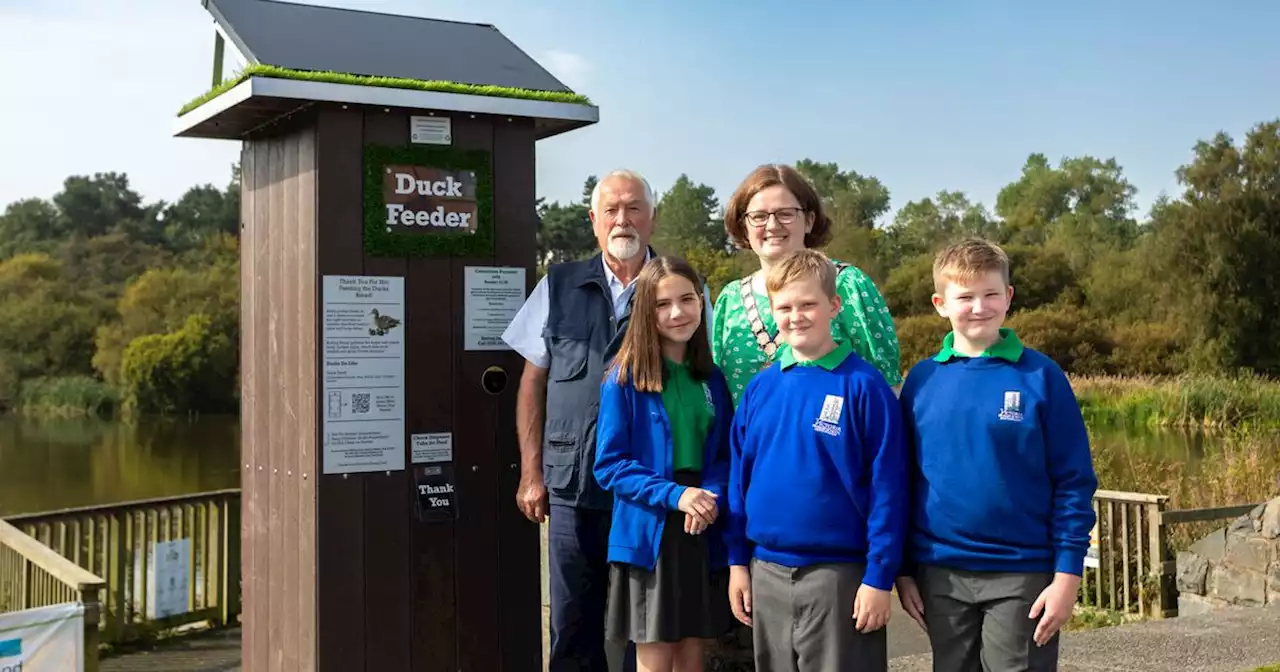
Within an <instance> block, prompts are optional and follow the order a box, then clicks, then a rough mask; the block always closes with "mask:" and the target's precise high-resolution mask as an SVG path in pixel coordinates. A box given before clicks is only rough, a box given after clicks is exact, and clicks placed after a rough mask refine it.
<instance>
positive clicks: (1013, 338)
mask: <svg viewBox="0 0 1280 672" xmlns="http://www.w3.org/2000/svg"><path fill="white" fill-rule="evenodd" d="M955 343H956V333H955V332H954V331H953V332H951V333H949V334H947V336H946V338H943V339H942V349H941V350H939V351H938V354H937V355H934V357H933V359H934V361H937V362H947V361H949V360H951V359H952V358H955V357H963V358H966V359H967V358H968V355H965V354H962V353H959V352H956V350H955ZM1024 347H1025V346H1023V345H1022V340H1021V339H1019V338H1018V335H1017V334H1015V333H1013V329H1010V328H1009V327H1000V340H998V341H996V342H995V343H994V344H993V345H992V346H991V347H989V348H987V349H986V351H985V352H983V353H982V354H981V355H979V356H980V357H999V358H1000V359H1005V360H1008V361H1010V362H1016V361H1018V360H1019V359H1020V358H1021V357H1022V350H1023V349H1024Z"/></svg>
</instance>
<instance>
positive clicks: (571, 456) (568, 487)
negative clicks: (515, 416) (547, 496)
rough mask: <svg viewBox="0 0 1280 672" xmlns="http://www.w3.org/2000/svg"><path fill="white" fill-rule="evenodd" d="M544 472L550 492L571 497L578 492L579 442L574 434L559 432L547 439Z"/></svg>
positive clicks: (543, 461) (543, 456) (543, 463)
mask: <svg viewBox="0 0 1280 672" xmlns="http://www.w3.org/2000/svg"><path fill="white" fill-rule="evenodd" d="M542 470H543V479H544V480H545V481H546V486H547V491H548V492H551V493H553V494H556V495H571V494H574V493H575V492H576V491H577V481H578V442H577V441H576V440H575V439H574V438H573V435H572V434H569V433H567V432H557V433H555V434H551V435H549V436H548V437H547V445H546V448H545V449H544V450H543V451H542Z"/></svg>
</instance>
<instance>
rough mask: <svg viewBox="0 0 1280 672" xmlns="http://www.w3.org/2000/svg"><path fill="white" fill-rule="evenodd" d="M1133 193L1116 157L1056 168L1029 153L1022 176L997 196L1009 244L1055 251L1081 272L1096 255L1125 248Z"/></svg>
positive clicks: (1066, 162) (1131, 236)
mask: <svg viewBox="0 0 1280 672" xmlns="http://www.w3.org/2000/svg"><path fill="white" fill-rule="evenodd" d="M1136 193H1137V190H1136V189H1135V188H1134V186H1133V185H1132V184H1130V183H1129V181H1128V180H1127V179H1125V177H1124V174H1123V170H1121V168H1120V165H1119V164H1118V163H1116V161H1115V159H1108V160H1106V161H1101V160H1099V159H1096V158H1094V157H1091V156H1084V157H1075V158H1068V159H1063V160H1062V161H1061V162H1060V163H1059V165H1058V167H1057V168H1054V167H1052V166H1050V165H1049V161H1048V159H1046V158H1045V156H1044V155H1043V154H1032V155H1031V156H1030V157H1029V158H1028V159H1027V162H1026V164H1025V165H1024V166H1023V168H1022V176H1021V177H1020V178H1019V179H1018V180H1017V181H1016V182H1013V183H1011V184H1009V185H1008V186H1006V187H1005V188H1004V189H1001V190H1000V194H999V195H998V196H997V198H996V214H998V215H999V216H1000V217H1001V218H1003V219H1004V227H1005V229H1006V230H1007V234H1008V235H1007V239H1008V240H1009V242H1016V243H1024V244H1031V245H1047V246H1050V247H1056V248H1057V249H1059V250H1061V251H1062V252H1063V253H1064V254H1066V255H1067V259H1068V261H1070V262H1071V265H1072V268H1074V269H1076V270H1082V269H1084V268H1086V267H1087V264H1088V261H1089V259H1090V258H1091V256H1092V255H1094V254H1095V253H1097V252H1099V251H1102V250H1108V249H1125V248H1127V247H1129V246H1130V245H1132V243H1133V242H1134V241H1135V240H1136V238H1137V236H1138V233H1139V229H1138V225H1137V223H1136V222H1135V221H1134V219H1133V218H1132V217H1131V216H1130V213H1131V212H1132V211H1133V209H1134V207H1135V206H1134V203H1133V198H1134V195H1135V194H1136Z"/></svg>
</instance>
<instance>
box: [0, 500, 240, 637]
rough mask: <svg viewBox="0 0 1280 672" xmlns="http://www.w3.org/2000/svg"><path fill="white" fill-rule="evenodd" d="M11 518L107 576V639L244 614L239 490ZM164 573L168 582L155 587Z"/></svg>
mask: <svg viewBox="0 0 1280 672" xmlns="http://www.w3.org/2000/svg"><path fill="white" fill-rule="evenodd" d="M7 520H8V521H9V523H11V524H12V525H13V526H15V527H17V528H19V529H20V530H21V531H22V532H24V533H25V534H26V535H27V536H29V537H31V538H33V539H35V540H37V541H39V542H40V543H41V544H43V545H44V546H47V547H48V548H49V549H52V552H53V553H55V554H56V555H58V556H61V557H62V558H65V559H67V560H69V561H70V562H71V563H74V565H75V566H78V567H81V568H83V569H84V570H86V571H87V572H90V573H93V574H96V575H99V576H102V577H104V578H105V583H106V585H105V589H106V591H105V592H106V595H105V597H104V599H103V601H102V607H103V611H102V618H101V619H100V621H101V624H102V625H101V627H102V639H103V641H105V642H109V643H119V642H126V641H130V640H133V639H136V638H138V637H139V636H140V635H143V634H146V633H155V632H157V631H160V630H166V629H170V628H177V627H181V626H186V625H190V624H195V623H201V622H207V623H209V624H210V625H214V626H225V625H229V624H233V623H235V621H236V618H237V617H238V616H239V614H240V491H239V490H219V491H215V492H204V493H199V494H195V495H188V496H183V497H169V498H163V499H151V500H144V501H134V502H124V503H121V504H111V505H108V506H93V507H85V508H77V509H65V510H61V511H49V512H44V513H35V514H26V515H19V516H10V517H8V519H7ZM170 542H177V543H170ZM158 544H159V546H158ZM157 550H160V551H161V553H160V555H159V556H157ZM184 556H185V558H184ZM175 568H178V569H175ZM159 570H163V571H159ZM161 578H163V579H164V580H165V581H164V583H163V584H161V585H157V583H158V581H157V580H158V579H161ZM183 583H185V584H186V587H185V590H183V588H182V584H183Z"/></svg>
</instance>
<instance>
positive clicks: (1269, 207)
mask: <svg viewBox="0 0 1280 672" xmlns="http://www.w3.org/2000/svg"><path fill="white" fill-rule="evenodd" d="M1177 177H1178V182H1179V183H1180V184H1182V185H1183V187H1184V191H1183V194H1182V197H1181V198H1180V199H1178V200H1176V201H1163V202H1160V203H1158V204H1157V205H1156V207H1155V208H1153V212H1152V227H1153V228H1154V235H1155V236H1156V238H1157V242H1156V245H1155V247H1156V255H1157V257H1158V264H1157V269H1158V271H1159V272H1160V274H1161V277H1162V278H1163V279H1164V282H1163V284H1162V286H1163V288H1164V291H1163V293H1162V295H1161V296H1160V298H1161V299H1162V300H1164V301H1168V302H1169V303H1170V304H1171V305H1173V306H1176V309H1177V311H1178V313H1179V314H1180V316H1181V320H1182V321H1183V324H1184V325H1185V328H1186V330H1187V334H1188V336H1189V337H1190V342H1189V345H1190V347H1191V349H1192V353H1191V355H1192V363H1193V365H1194V366H1196V367H1197V368H1206V369H1228V370H1230V369H1235V368H1237V367H1249V368H1252V369H1255V370H1258V371H1263V372H1268V373H1272V374H1275V373H1280V342H1278V341H1277V340H1276V338H1275V336H1276V334H1277V329H1276V316H1277V315H1280V274H1277V273H1276V272H1275V262H1276V259H1280V119H1277V120H1275V121H1270V122H1267V123H1262V124H1258V125H1257V126H1255V127H1253V128H1252V129H1250V131H1249V133H1248V134H1247V136H1246V138H1245V141H1244V144H1243V146H1239V147H1237V146H1236V145H1235V144H1234V142H1233V141H1232V139H1231V137H1230V136H1228V135H1227V134H1226V133H1218V134H1217V135H1215V136H1214V138H1213V139H1212V140H1209V141H1201V142H1198V143H1197V144H1196V145H1195V159H1194V160H1193V161H1192V162H1191V163H1190V164H1188V165H1185V166H1182V167H1180V168H1179V169H1178V171H1177Z"/></svg>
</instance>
